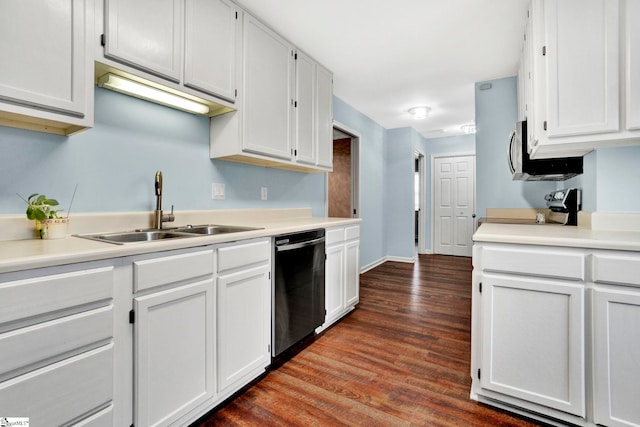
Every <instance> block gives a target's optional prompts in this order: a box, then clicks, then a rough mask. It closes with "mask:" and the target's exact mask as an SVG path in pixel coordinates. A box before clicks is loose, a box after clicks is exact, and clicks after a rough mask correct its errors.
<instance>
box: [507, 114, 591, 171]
mask: <svg viewBox="0 0 640 427" xmlns="http://www.w3.org/2000/svg"><path fill="white" fill-rule="evenodd" d="M509 169H510V170H511V174H512V175H513V177H512V179H513V180H514V181H517V180H520V181H564V180H567V179H569V178H573V177H574V176H576V175H580V174H581V173H582V172H583V159H582V157H564V158H554V159H535V160H533V159H531V158H530V157H529V152H528V151H527V121H526V120H525V121H522V122H517V123H516V127H515V129H514V130H513V132H511V135H510V136H509Z"/></svg>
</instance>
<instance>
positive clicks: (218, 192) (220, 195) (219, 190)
mask: <svg viewBox="0 0 640 427" xmlns="http://www.w3.org/2000/svg"><path fill="white" fill-rule="evenodd" d="M211 198H212V199H214V200H224V184H219V183H217V182H213V183H211Z"/></svg>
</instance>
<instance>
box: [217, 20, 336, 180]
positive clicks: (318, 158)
mask: <svg viewBox="0 0 640 427" xmlns="http://www.w3.org/2000/svg"><path fill="white" fill-rule="evenodd" d="M242 22H243V30H242V71H241V73H239V75H240V76H241V79H242V85H241V89H240V91H239V92H240V93H239V94H238V100H237V102H236V106H237V108H238V111H236V112H233V113H230V114H225V115H221V116H219V117H216V118H214V119H213V120H211V136H210V138H211V140H210V151H209V153H210V156H211V158H213V159H226V160H231V161H237V162H242V163H249V164H255V165H259V166H267V167H275V168H281V169H289V170H295V171H303V172H313V171H324V170H331V168H332V164H333V155H332V153H333V151H332V149H333V138H332V130H333V115H332V103H333V76H332V74H331V72H330V71H329V70H327V69H326V68H324V67H322V66H321V65H320V64H318V63H317V62H316V61H314V60H313V59H312V58H310V57H309V56H308V55H306V54H304V53H302V52H300V51H298V50H297V49H296V48H295V47H294V46H293V44H292V43H290V42H289V41H287V40H286V39H284V38H282V37H281V36H280V35H278V34H277V33H276V32H274V31H273V30H271V29H270V28H269V27H267V26H266V25H264V24H263V23H262V22H260V21H259V20H258V19H257V18H255V17H253V16H251V15H250V14H248V13H246V12H243V20H242Z"/></svg>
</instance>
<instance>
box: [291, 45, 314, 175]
mask: <svg viewBox="0 0 640 427" xmlns="http://www.w3.org/2000/svg"><path fill="white" fill-rule="evenodd" d="M315 79H316V66H315V62H314V61H313V60H312V59H311V58H309V57H308V56H307V55H305V54H304V53H302V52H297V53H296V102H295V115H296V120H295V128H296V133H295V135H296V153H295V155H296V161H297V162H298V163H304V164H307V165H315V164H316V141H315V130H314V126H315V122H316V121H315V117H314V116H315V110H316V109H315V98H316V96H315Z"/></svg>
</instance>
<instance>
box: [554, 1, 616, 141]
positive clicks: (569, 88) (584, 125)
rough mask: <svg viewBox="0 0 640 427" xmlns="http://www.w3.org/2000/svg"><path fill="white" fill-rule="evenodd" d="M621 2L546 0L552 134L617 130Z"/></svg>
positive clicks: (578, 133)
mask: <svg viewBox="0 0 640 427" xmlns="http://www.w3.org/2000/svg"><path fill="white" fill-rule="evenodd" d="M617 3H618V2H617V1H615V0H614V1H611V0H589V1H587V2H585V1H584V0H569V1H567V0H547V1H546V2H545V17H544V19H545V24H546V30H547V34H546V35H547V43H546V45H545V47H543V56H545V55H546V68H547V77H548V81H547V85H548V88H547V89H548V90H547V106H548V111H547V135H548V137H549V138H554V137H559V136H572V135H588V134H593V133H606V132H615V131H617V130H618V108H619V101H618V87H619V84H618V67H619V53H618V44H619V43H618V31H619V29H618V28H619V27H618V4H617Z"/></svg>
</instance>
